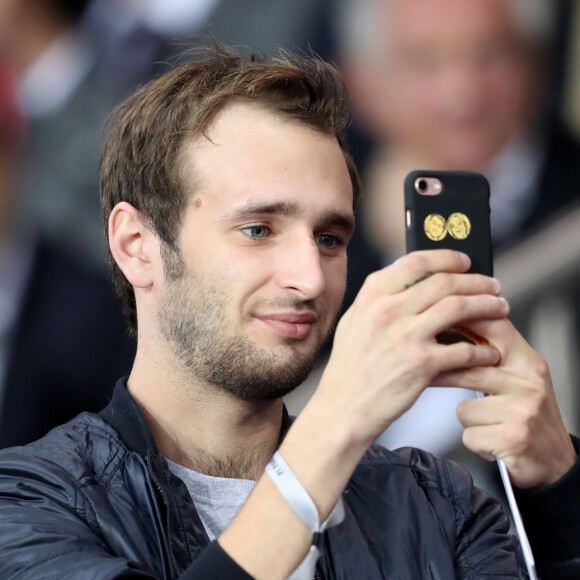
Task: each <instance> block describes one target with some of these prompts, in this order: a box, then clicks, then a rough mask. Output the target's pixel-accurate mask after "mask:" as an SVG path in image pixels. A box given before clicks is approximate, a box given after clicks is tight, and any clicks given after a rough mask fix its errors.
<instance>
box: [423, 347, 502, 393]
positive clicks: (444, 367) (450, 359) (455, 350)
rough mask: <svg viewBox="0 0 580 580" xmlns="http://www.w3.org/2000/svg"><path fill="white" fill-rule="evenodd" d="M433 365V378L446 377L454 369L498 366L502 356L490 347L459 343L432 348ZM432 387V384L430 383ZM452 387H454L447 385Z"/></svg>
mask: <svg viewBox="0 0 580 580" xmlns="http://www.w3.org/2000/svg"><path fill="white" fill-rule="evenodd" d="M432 352H433V361H434V363H433V365H432V370H433V372H432V375H431V376H436V377H439V376H444V375H446V374H450V373H451V372H452V370H454V369H469V368H472V367H476V368H479V367H486V366H493V365H496V364H497V363H498V361H499V359H500V354H499V353H498V352H497V350H496V349H495V348H493V347H492V346H489V345H474V344H468V343H467V342H459V343H457V344H452V345H445V346H443V345H440V344H435V345H434V346H433V347H432ZM429 384H430V385H431V384H432V382H431V381H430V382H429ZM447 386H452V385H449V384H448V385H447Z"/></svg>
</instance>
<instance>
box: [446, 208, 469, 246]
mask: <svg viewBox="0 0 580 580" xmlns="http://www.w3.org/2000/svg"><path fill="white" fill-rule="evenodd" d="M447 231H448V232H449V235H450V236H451V237H453V238H455V239H456V240H464V239H465V238H467V237H468V236H469V234H470V233H471V222H470V221H469V218H468V217H467V216H466V215H465V214H464V213H461V212H455V213H452V214H451V215H450V216H449V218H447Z"/></svg>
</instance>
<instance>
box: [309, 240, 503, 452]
mask: <svg viewBox="0 0 580 580" xmlns="http://www.w3.org/2000/svg"><path fill="white" fill-rule="evenodd" d="M468 268H469V259H468V258H467V257H466V256H464V255H463V254H460V253H458V252H454V251H450V250H437V251H427V252H414V253H413V254H410V255H408V256H405V257H403V258H401V259H400V260H398V261H397V262H395V263H394V264H393V265H391V266H389V267H387V268H384V269H383V270H380V271H378V272H375V273H373V274H371V275H370V276H369V277H368V278H367V280H366V282H365V284H364V286H363V288H362V289H361V291H360V292H359V294H358V296H357V298H356V300H355V302H354V303H353V305H352V306H351V308H350V309H349V310H348V311H347V312H346V313H345V315H344V316H343V318H342V319H341V321H340V323H339V325H338V327H337V331H336V335H335V340H334V347H333V351H332V355H331V357H330V360H329V362H328V365H327V366H326V369H325V372H324V374H323V377H322V380H321V382H320V385H319V388H318V389H317V391H316V393H315V395H314V397H313V400H312V401H311V403H312V404H313V406H315V407H318V408H320V407H321V406H324V407H326V408H327V409H329V412H330V410H332V413H333V415H334V416H335V417H340V423H341V424H342V425H343V426H345V427H346V426H350V427H351V430H350V435H351V436H352V438H353V441H356V442H364V443H365V444H370V442H372V440H374V438H376V437H377V436H378V435H379V434H380V433H381V432H382V431H384V430H385V429H386V428H387V427H389V425H390V424H391V423H392V422H393V421H394V420H395V419H397V418H398V417H399V416H400V415H401V414H403V413H404V412H405V411H406V410H407V409H409V407H411V405H413V403H414V402H415V401H416V399H417V398H418V397H419V395H420V394H421V392H422V391H423V389H424V388H425V387H426V386H427V385H428V384H430V383H431V381H432V380H433V378H434V377H436V376H437V375H439V374H441V373H443V372H445V371H449V370H452V369H458V368H463V369H465V368H472V367H477V368H480V367H485V366H489V365H491V366H493V365H496V364H497V363H498V362H499V359H500V357H499V353H498V352H497V351H496V350H495V349H494V348H493V347H490V346H486V345H471V344H467V343H459V344H454V345H448V346H443V345H440V344H438V343H437V341H436V338H435V337H436V335H437V334H439V333H440V332H441V331H443V330H446V329H448V328H450V327H452V326H457V325H465V324H468V323H470V322H474V321H480V320H497V319H503V318H505V317H506V316H507V313H508V305H507V303H506V302H505V300H504V299H503V298H500V297H499V292H500V286H499V283H498V282H497V281H496V280H494V279H492V278H489V277H486V276H481V275H478V274H466V273H465V272H466V271H467V270H468ZM321 402H322V403H323V404H322V405H320V406H318V405H317V403H321ZM309 406H310V405H309Z"/></svg>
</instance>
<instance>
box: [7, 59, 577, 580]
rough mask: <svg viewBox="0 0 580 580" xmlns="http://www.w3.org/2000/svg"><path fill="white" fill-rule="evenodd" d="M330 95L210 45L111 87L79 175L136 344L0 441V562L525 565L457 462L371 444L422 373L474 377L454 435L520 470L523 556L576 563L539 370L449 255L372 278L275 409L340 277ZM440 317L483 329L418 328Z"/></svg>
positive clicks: (571, 450) (165, 574) (24, 571)
mask: <svg viewBox="0 0 580 580" xmlns="http://www.w3.org/2000/svg"><path fill="white" fill-rule="evenodd" d="M346 101H347V99H346V95H345V93H344V90H343V88H342V84H341V81H340V79H339V78H338V76H337V74H336V72H335V71H334V69H332V67H330V66H328V65H326V64H324V63H322V62H319V61H317V60H311V59H295V58H291V57H287V56H284V57H281V58H277V59H271V60H261V59H247V60H246V59H242V58H239V57H238V56H237V55H235V54H234V53H230V52H229V51H228V50H225V49H215V50H214V51H212V52H210V53H209V54H208V55H206V58H205V59H204V60H201V61H198V62H192V63H188V64H185V65H182V66H180V67H178V68H176V69H175V70H173V71H171V72H169V73H168V74H166V75H164V76H163V77H161V78H159V79H157V80H155V81H153V82H151V83H149V84H147V85H145V86H144V87H143V88H141V89H140V90H139V91H138V92H137V93H135V94H134V95H133V96H131V97H130V98H129V99H127V100H126V101H125V102H124V103H123V104H122V105H121V106H120V107H119V108H118V109H117V111H116V113H115V114H114V117H113V123H112V129H111V133H110V135H109V138H108V142H107V145H106V149H105V153H104V157H103V163H102V173H101V176H102V178H101V191H102V202H103V208H104V213H105V217H106V220H107V223H108V238H109V244H110V249H111V253H112V256H113V258H114V265H113V267H114V276H115V279H116V282H117V285H118V288H119V290H120V292H121V293H122V294H123V296H124V297H125V300H126V304H127V312H128V313H129V316H130V319H131V325H132V327H133V329H134V331H135V332H136V334H137V338H138V350H137V355H136V359H135V364H134V367H133V370H132V372H131V375H130V376H129V378H128V379H126V380H122V381H119V383H118V384H117V386H116V389H115V393H114V396H113V400H112V402H111V404H110V405H109V407H108V408H107V409H105V410H104V411H103V412H102V413H101V414H100V415H98V416H95V415H89V414H84V415H81V416H79V417H78V418H77V419H75V420H74V421H72V422H71V423H69V424H67V425H64V426H63V427H61V428H59V429H57V430H55V431H53V432H51V433H50V434H48V435H47V436H46V437H45V438H44V439H41V440H40V441H38V442H36V443H34V444H31V445H29V446H26V447H21V448H16V449H12V450H8V451H6V452H4V453H3V454H2V455H1V459H0V522H1V524H0V525H1V533H0V576H2V577H3V578H8V577H12V576H22V575H26V576H27V577H28V578H30V577H38V578H57V577H58V578H62V577H63V576H64V577H75V576H76V575H78V576H79V577H82V576H87V577H88V576H91V577H97V578H117V577H128V576H131V577H133V576H134V577H155V578H174V577H181V578H196V579H199V578H248V577H256V578H286V577H288V576H290V575H292V574H293V573H294V571H296V570H298V572H297V575H296V576H294V577H301V578H312V577H314V575H316V576H317V577H320V578H387V577H395V576H396V577H400V578H428V577H431V578H450V577H459V578H467V577H470V578H474V577H480V576H483V575H493V576H495V577H506V578H507V577H517V576H518V574H519V575H520V576H521V577H524V574H525V573H524V572H523V570H522V568H521V567H520V564H519V563H518V558H517V553H518V548H517V542H516V540H515V539H514V538H513V537H512V536H510V535H508V534H507V528H508V524H507V519H506V518H505V516H504V515H503V514H502V513H501V510H500V509H499V507H498V505H497V504H496V503H495V502H494V501H492V500H491V499H490V498H488V497H486V496H485V495H484V494H483V493H481V492H480V491H479V490H477V489H474V488H473V486H472V485H471V482H470V478H469V476H468V475H467V474H466V473H465V472H463V471H462V470H461V469H459V468H458V467H457V466H454V465H452V464H449V463H445V462H442V461H439V460H437V459H436V458H434V457H432V456H430V455H429V454H426V453H423V452H421V451H419V450H412V449H407V450H404V451H401V452H397V453H395V452H391V451H388V450H386V449H384V448H382V447H379V446H376V445H373V440H374V438H375V437H376V436H377V435H378V434H379V433H381V432H382V431H384V430H385V429H386V428H388V426H389V424H390V423H391V422H392V421H393V420H394V419H395V418H396V417H398V416H399V415H401V414H402V413H404V412H405V411H406V410H407V409H408V408H409V407H410V406H411V405H412V404H413V402H414V401H415V399H416V398H417V397H418V396H419V394H420V393H421V391H422V390H423V389H424V388H425V386H426V385H427V384H446V385H447V384H456V385H458V386H463V387H467V388H473V389H478V388H481V389H484V390H485V391H486V392H487V393H489V396H488V397H486V398H485V399H482V400H471V401H469V402H468V403H466V404H465V405H463V406H462V407H461V408H460V409H459V414H460V417H461V419H462V421H463V423H464V424H465V426H466V430H465V442H466V444H467V446H468V447H470V448H471V449H473V450H474V451H476V452H478V453H482V454H486V455H488V456H494V457H500V458H502V459H504V461H505V462H506V465H507V466H508V469H509V472H510V475H511V478H512V480H513V482H514V484H515V485H516V486H518V487H519V488H522V490H524V491H523V492H522V496H521V499H522V503H523V504H524V509H525V512H524V513H525V516H526V518H527V520H526V521H527V522H529V524H530V532H531V533H532V541H533V542H534V547H535V548H537V550H538V556H539V557H538V560H539V562H540V565H541V566H542V571H543V573H545V574H546V575H547V576H549V577H551V578H555V577H562V578H564V577H571V576H573V575H577V574H578V573H579V571H580V549H578V540H577V538H578V537H579V535H578V533H577V532H578V523H577V522H578V519H577V518H570V515H571V511H572V510H573V509H577V508H574V506H573V505H568V504H567V503H566V500H567V498H568V497H570V496H572V497H573V495H574V494H575V493H577V492H576V489H575V487H577V482H578V480H579V478H580V473H579V471H580V468H579V466H578V461H577V453H576V450H575V447H574V445H573V443H572V441H571V439H570V437H569V436H568V434H567V433H566V429H565V427H564V425H563V423H562V420H561V417H560V414H559V411H558V407H557V404H556V401H555V397H554V393H553V390H552V386H551V384H550V378H549V371H548V369H547V367H546V364H545V362H544V361H543V359H542V358H541V357H540V356H539V355H538V354H537V353H535V352H534V351H533V350H532V349H531V348H530V347H529V346H528V345H527V344H526V343H525V341H524V340H523V339H522V338H521V337H520V336H519V334H518V333H517V332H516V331H515V330H514V328H513V327H512V326H511V325H510V323H509V322H508V320H507V318H506V317H507V313H508V306H507V304H506V302H505V300H504V299H502V298H501V297H500V287H499V283H498V282H497V281H495V280H493V279H489V278H486V277H483V276H478V275H469V274H465V272H466V271H467V269H468V267H469V262H468V259H467V258H466V257H465V256H462V255H460V254H457V253H455V252H450V251H441V252H430V253H429V252H425V253H418V254H415V255H411V256H408V257H405V258H403V259H401V260H399V261H398V262H397V263H395V264H394V265H393V266H391V267H390V268H387V269H385V270H381V271H379V272H376V273H375V274H373V275H371V276H370V277H369V278H368V280H367V283H366V284H365V286H364V287H363V289H362V290H361V292H360V294H359V296H358V298H357V300H356V302H355V303H354V305H353V306H352V307H351V308H350V309H349V310H348V311H347V313H346V314H345V315H344V316H343V317H342V319H341V320H340V323H339V324H338V326H337V329H336V334H335V339H334V347H333V352H332V355H331V358H330V361H329V363H328V365H327V367H326V370H325V372H324V375H323V377H322V379H321V382H320V385H319V387H318V389H317V391H316V393H315V394H314V396H313V398H312V400H311V401H310V403H309V404H308V405H307V406H306V407H305V409H304V411H303V412H302V413H301V414H300V416H299V417H298V418H297V419H296V420H295V421H294V422H293V423H292V421H291V420H289V419H288V417H287V416H286V414H285V412H284V408H283V403H282V396H283V395H284V394H286V393H288V392H289V391H290V390H292V389H293V388H295V387H296V386H297V385H298V384H300V382H301V381H302V380H303V379H304V378H305V377H306V375H307V374H308V372H309V370H310V368H311V366H312V364H313V362H314V361H315V359H316V353H317V351H318V350H319V349H320V348H321V346H322V344H323V342H324V340H325V338H326V337H327V336H328V334H329V333H330V332H331V330H332V328H333V323H334V321H335V318H336V317H337V314H338V311H339V307H340V303H341V299H342V296H343V293H344V281H345V274H346V250H345V246H346V244H347V242H348V239H349V236H350V235H351V233H352V230H353V222H354V218H353V207H354V205H355V203H356V199H357V197H358V193H359V191H358V182H357V178H356V171H355V170H354V168H353V166H352V163H351V160H350V157H349V155H348V153H347V152H346V150H345V146H344V141H343V137H342V130H343V129H344V126H345V123H346V121H347V114H346V109H345V107H346ZM427 273H429V274H431V275H429V276H427V275H426V274H427ZM456 324H462V325H464V326H467V327H469V328H470V329H471V330H472V331H473V332H476V333H478V334H480V335H481V336H483V337H485V338H487V339H488V340H489V341H490V343H491V344H493V345H494V346H493V347H491V346H476V345H470V344H466V343H463V344H456V345H450V346H442V345H438V344H437V343H436V341H435V338H434V337H435V335H436V334H437V333H438V332H440V331H442V330H444V329H446V328H448V327H450V326H453V325H456ZM265 470H266V473H264V471H265ZM562 503H563V504H564V505H562ZM335 506H337V507H336V508H335ZM546 506H549V507H550V508H551V509H549V510H545V509H544V508H545V507H546ZM329 515H331V517H330V522H329V527H328V531H326V532H325V533H324V534H319V533H315V534H314V535H313V531H314V532H318V531H320V530H321V529H322V528H323V527H324V525H322V526H321V525H320V522H325V520H327V518H329ZM543 526H544V527H546V528H549V529H550V533H549V535H548V536H547V537H546V538H544V537H543V536H542V535H541V532H542V527H543ZM215 538H217V541H211V540H213V539H215ZM313 540H314V541H315V542H316V544H317V548H311V546H312V544H313ZM564 541H566V542H567V543H566V544H564V543H563V542H564ZM318 550H320V552H321V557H320V558H319V559H318V560H317V554H318ZM315 564H316V569H315V567H314V566H315ZM557 574H559V576H557ZM566 575H568V576H566Z"/></svg>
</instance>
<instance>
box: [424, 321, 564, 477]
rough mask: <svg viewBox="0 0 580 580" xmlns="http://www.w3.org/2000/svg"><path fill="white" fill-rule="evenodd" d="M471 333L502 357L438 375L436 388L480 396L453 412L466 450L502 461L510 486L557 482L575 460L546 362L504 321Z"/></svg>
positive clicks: (476, 327)
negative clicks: (495, 362)
mask: <svg viewBox="0 0 580 580" xmlns="http://www.w3.org/2000/svg"><path fill="white" fill-rule="evenodd" d="M470 329H471V330H472V331H473V332H475V333H477V334H478V335H480V336H482V337H484V338H485V339H487V340H488V341H489V342H490V343H491V344H493V345H494V346H495V347H496V348H497V349H498V351H499V352H500V354H501V361H500V363H499V364H498V365H497V366H496V367H491V366H487V367H479V368H471V369H465V370H461V371H451V372H445V373H443V374H441V375H440V376H439V377H437V379H436V380H435V381H434V384H438V385H445V386H448V385H453V386H458V387H465V388H468V389H473V390H478V391H482V392H485V393H486V394H487V395H488V396H486V397H484V398H481V399H467V400H465V401H462V402H461V403H460V404H459V406H458V409H457V415H458V417H459V420H460V421H461V423H462V424H463V425H464V427H465V431H464V434H463V442H464V443H465V445H466V447H468V448H469V449H471V450H472V451H474V452H476V453H479V454H480V455H482V456H483V457H486V458H488V459H494V458H497V459H502V460H503V461H504V462H505V464H506V466H507V469H508V471H509V474H510V478H511V480H512V482H513V484H514V485H516V486H517V487H520V488H530V487H537V486H541V485H547V484H549V483H552V482H554V481H557V480H558V479H560V477H562V476H563V475H564V474H565V473H566V472H567V471H568V470H569V469H570V468H571V467H572V465H574V463H575V461H576V453H575V451H574V447H573V446H572V443H571V441H570V437H569V435H568V432H567V429H566V426H565V425H564V421H563V420H562V416H561V414H560V410H559V408H558V403H557V401H556V395H555V393H554V389H553V386H552V381H551V378H550V371H549V369H548V365H547V364H546V361H545V360H544V359H543V358H542V357H541V356H540V355H539V354H538V353H537V352H535V351H534V350H533V349H532V347H531V346H530V345H529V344H528V343H527V342H526V341H525V340H524V339H523V337H522V336H521V335H520V334H519V333H518V332H517V331H516V329H515V328H514V327H513V325H512V324H511V323H510V322H509V321H508V320H495V321H484V322H478V323H475V324H472V325H471V326H470Z"/></svg>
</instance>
